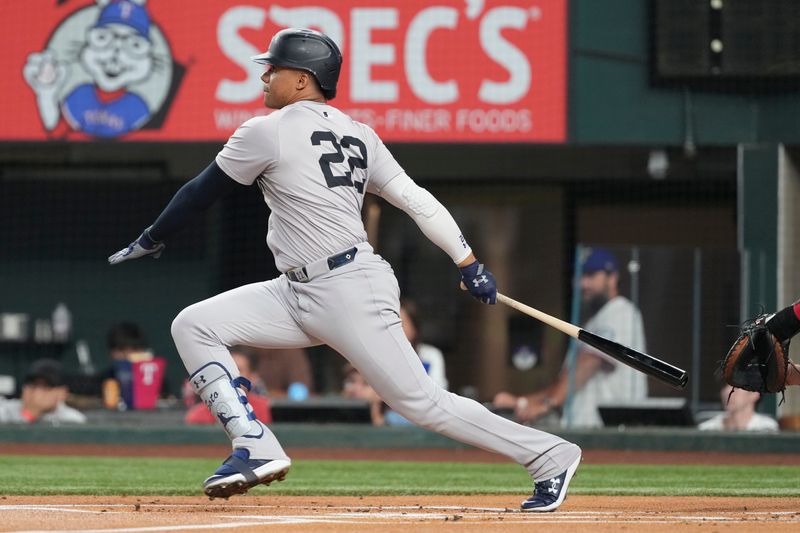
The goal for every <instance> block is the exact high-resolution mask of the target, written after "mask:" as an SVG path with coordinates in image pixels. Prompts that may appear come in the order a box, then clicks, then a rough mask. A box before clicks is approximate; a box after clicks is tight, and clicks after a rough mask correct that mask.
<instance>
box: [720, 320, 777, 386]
mask: <svg viewBox="0 0 800 533" xmlns="http://www.w3.org/2000/svg"><path fill="white" fill-rule="evenodd" d="M768 318H770V315H766V314H765V315H760V316H757V317H755V318H753V319H751V320H748V321H746V322H745V323H744V324H742V326H741V331H740V332H739V338H738V339H736V342H734V343H733V346H731V349H730V350H729V351H728V355H726V356H725V360H724V361H723V362H722V377H723V379H724V380H725V382H726V383H728V384H730V385H732V386H733V387H735V388H738V389H745V390H749V391H756V392H769V393H775V392H781V391H783V389H785V388H786V375H787V368H788V366H789V341H788V340H786V341H784V342H781V341H780V340H778V338H777V337H775V336H774V335H773V334H772V333H771V332H770V331H769V329H767V326H766V322H767V319H768Z"/></svg>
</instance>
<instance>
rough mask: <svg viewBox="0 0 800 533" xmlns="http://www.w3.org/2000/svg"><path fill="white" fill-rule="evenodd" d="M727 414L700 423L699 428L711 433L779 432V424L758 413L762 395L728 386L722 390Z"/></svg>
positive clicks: (721, 394) (721, 393)
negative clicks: (757, 406)
mask: <svg viewBox="0 0 800 533" xmlns="http://www.w3.org/2000/svg"><path fill="white" fill-rule="evenodd" d="M720 399H721V400H722V405H723V406H724V407H725V412H723V413H720V414H718V415H717V416H715V417H713V418H710V419H708V420H706V421H705V422H702V423H700V424H699V425H698V426H697V428H698V429H702V430H710V431H778V422H777V421H776V420H775V419H774V418H772V417H769V416H767V415H762V414H760V413H756V405H757V404H758V401H759V400H760V399H761V394H760V393H758V392H751V391H746V390H742V389H736V390H734V389H733V387H731V386H730V385H728V384H727V383H726V384H725V386H723V387H722V390H720Z"/></svg>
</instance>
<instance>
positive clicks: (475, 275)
mask: <svg viewBox="0 0 800 533" xmlns="http://www.w3.org/2000/svg"><path fill="white" fill-rule="evenodd" d="M459 270H461V283H462V284H463V285H464V287H466V289H467V290H468V291H469V293H470V294H471V295H472V296H474V297H475V298H477V299H478V300H480V301H481V302H483V303H485V304H492V305H494V304H495V303H497V283H496V282H495V280H494V276H493V275H492V273H491V272H489V271H488V270H485V269H484V268H483V265H482V264H480V263H479V262H478V261H477V260H476V261H475V262H474V263H470V264H469V265H467V266H464V267H461V268H460V269H459Z"/></svg>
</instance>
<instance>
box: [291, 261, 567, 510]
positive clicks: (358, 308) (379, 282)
mask: <svg viewBox="0 0 800 533" xmlns="http://www.w3.org/2000/svg"><path fill="white" fill-rule="evenodd" d="M366 255H367V254H365V256H366ZM374 257H375V256H372V255H369V256H368V258H361V260H358V259H357V260H356V262H355V263H354V264H353V266H352V267H350V268H348V267H343V268H342V272H338V273H336V274H335V275H332V276H330V277H328V278H323V279H321V280H314V282H312V283H309V284H307V286H304V287H299V288H298V289H297V290H298V292H300V295H301V298H302V299H303V300H304V301H307V302H308V304H306V305H307V306H308V310H307V313H305V314H302V313H301V315H300V316H301V319H302V323H303V327H304V328H305V329H306V331H307V332H309V333H311V334H313V335H315V336H316V337H318V338H320V339H323V340H324V341H325V342H326V343H328V344H329V345H331V346H332V347H333V348H334V349H336V350H337V351H339V352H340V353H342V354H343V355H344V356H345V357H346V358H347V359H348V360H349V361H350V362H351V363H352V364H353V366H355V367H356V368H357V369H358V370H359V372H361V374H362V375H363V376H364V378H365V379H366V380H367V382H369V384H370V385H371V386H372V387H373V388H374V389H375V391H376V392H377V393H378V394H379V395H380V396H381V397H382V398H383V400H384V401H385V402H386V403H387V404H388V405H389V406H390V407H392V409H394V410H396V411H397V412H399V413H400V414H401V415H403V416H404V417H406V418H408V419H409V420H410V421H412V422H414V423H416V424H418V425H420V426H423V427H426V428H428V429H431V430H433V431H437V432H439V433H442V434H444V435H446V436H448V437H451V438H453V439H456V440H459V441H461V442H464V443H467V444H471V445H473V446H476V447H479V448H483V449H485V450H489V451H492V452H496V453H500V454H503V455H506V456H508V457H510V458H511V459H513V460H514V461H516V462H517V463H519V464H521V465H523V466H524V467H525V468H526V469H527V470H528V472H530V474H531V476H532V477H533V478H534V479H535V480H537V481H540V482H551V481H553V482H554V483H556V484H559V483H560V484H561V486H565V485H566V484H568V483H569V478H571V476H572V474H573V473H574V471H575V469H576V468H577V465H578V462H579V461H580V456H581V450H580V448H579V447H578V446H576V445H575V444H572V443H570V442H567V441H565V440H564V439H562V438H560V437H557V436H555V435H551V434H549V433H545V432H543V431H539V430H536V429H534V428H531V427H527V426H522V425H520V424H517V423H515V422H512V421H510V420H507V419H506V418H503V417H501V416H498V415H495V414H494V413H492V412H490V411H489V410H488V409H486V408H485V407H483V406H482V405H481V404H479V403H478V402H475V401H473V400H470V399H468V398H464V397H461V396H458V395H456V394H453V393H450V392H447V391H445V390H444V389H442V388H440V387H438V386H437V385H436V384H435V383H434V382H433V381H432V380H431V379H430V378H429V377H428V376H427V374H426V373H425V370H424V368H423V366H422V364H421V362H420V361H419V358H418V357H417V355H416V353H415V352H414V350H413V348H412V347H411V345H410V344H409V342H408V340H407V339H406V337H405V335H404V334H403V331H402V327H401V323H400V319H399V315H398V310H399V302H398V298H399V290H398V288H397V282H396V280H395V278H394V276H393V274H392V273H391V271H390V270H389V269H388V266H387V265H386V263H385V262H383V261H382V260H380V259H377V258H375V259H369V258H374ZM306 293H307V294H306ZM561 476H564V477H561ZM559 478H560V479H559ZM562 492H563V494H565V493H566V492H565V491H559V493H558V495H557V497H558V498H560V500H558V501H557V502H555V506H554V507H552V504H553V502H549V503H548V504H547V505H538V503H537V504H536V505H537V507H545V508H546V509H542V510H552V509H554V508H555V507H557V506H558V505H559V504H560V503H561V501H563V494H562ZM547 507H550V508H549V509H547ZM537 510H538V509H537Z"/></svg>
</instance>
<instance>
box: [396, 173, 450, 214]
mask: <svg viewBox="0 0 800 533" xmlns="http://www.w3.org/2000/svg"><path fill="white" fill-rule="evenodd" d="M402 196H403V201H404V203H405V207H406V209H407V210H410V211H411V212H413V213H414V214H415V215H417V216H423V217H425V218H431V217H432V216H433V215H435V214H436V212H437V211H439V207H440V206H441V205H442V204H440V203H439V200H437V199H436V198H434V196H433V195H432V194H431V193H430V192H428V190H427V189H423V188H422V187H420V186H419V185H417V184H416V183H413V182H412V183H409V184H408V185H407V186H406V188H405V189H403V192H402Z"/></svg>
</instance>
